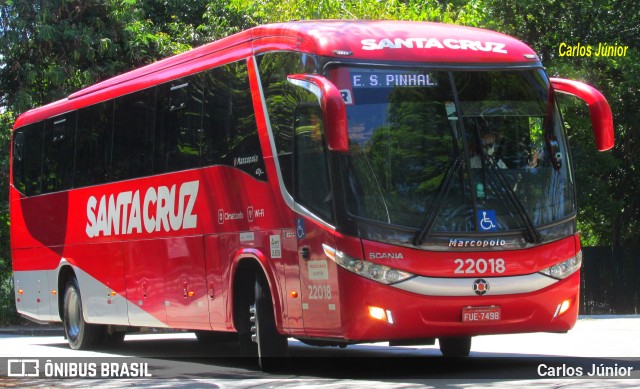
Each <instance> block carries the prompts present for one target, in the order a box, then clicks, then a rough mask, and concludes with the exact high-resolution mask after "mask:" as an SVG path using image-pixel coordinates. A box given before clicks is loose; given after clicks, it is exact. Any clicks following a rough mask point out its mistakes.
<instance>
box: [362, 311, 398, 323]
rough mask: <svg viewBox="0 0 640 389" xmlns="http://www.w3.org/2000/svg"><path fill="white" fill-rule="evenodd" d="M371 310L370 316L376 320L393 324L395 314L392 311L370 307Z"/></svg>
mask: <svg viewBox="0 0 640 389" xmlns="http://www.w3.org/2000/svg"><path fill="white" fill-rule="evenodd" d="M368 308H369V316H371V317H372V318H374V319H376V320H381V321H386V322H387V323H389V324H393V314H392V313H391V311H390V310H388V309H387V310H385V309H384V308H380V307H368Z"/></svg>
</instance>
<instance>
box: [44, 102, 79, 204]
mask: <svg viewBox="0 0 640 389" xmlns="http://www.w3.org/2000/svg"><path fill="white" fill-rule="evenodd" d="M75 137H76V113H75V112H70V113H67V114H64V115H60V116H56V117H54V118H51V119H47V120H46V121H45V126H44V153H43V163H42V180H43V187H42V191H43V193H50V192H57V191H61V190H66V189H70V188H72V187H73V171H74V167H73V157H74V151H73V150H74V149H75Z"/></svg>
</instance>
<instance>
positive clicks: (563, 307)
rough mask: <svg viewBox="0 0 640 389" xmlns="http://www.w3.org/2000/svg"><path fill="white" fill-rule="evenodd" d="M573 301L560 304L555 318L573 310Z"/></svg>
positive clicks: (569, 300) (568, 300)
mask: <svg viewBox="0 0 640 389" xmlns="http://www.w3.org/2000/svg"><path fill="white" fill-rule="evenodd" d="M572 300H573V299H567V300H564V301H563V302H562V303H560V304H558V308H556V314H555V315H553V318H554V319H555V318H556V317H558V316H560V315H563V314H564V313H565V312H567V311H568V310H569V308H571V302H572Z"/></svg>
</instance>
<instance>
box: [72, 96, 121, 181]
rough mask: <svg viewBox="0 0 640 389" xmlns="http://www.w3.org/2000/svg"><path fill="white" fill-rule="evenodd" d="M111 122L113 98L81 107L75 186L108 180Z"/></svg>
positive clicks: (77, 131) (77, 133)
mask: <svg viewBox="0 0 640 389" xmlns="http://www.w3.org/2000/svg"><path fill="white" fill-rule="evenodd" d="M112 124H113V102H112V101H108V102H105V103H99V104H96V105H92V106H89V107H86V108H82V109H80V110H79V111H78V126H77V130H76V175H75V185H74V186H75V187H76V188H81V187H84V186H90V185H96V184H102V183H104V182H107V179H108V167H109V165H108V163H109V156H110V154H109V153H110V147H111V130H112V128H111V127H112Z"/></svg>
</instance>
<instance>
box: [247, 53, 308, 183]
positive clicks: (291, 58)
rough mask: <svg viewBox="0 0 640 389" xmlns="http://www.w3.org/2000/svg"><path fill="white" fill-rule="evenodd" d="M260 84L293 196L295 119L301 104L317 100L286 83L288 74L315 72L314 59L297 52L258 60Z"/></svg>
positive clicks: (264, 56) (280, 159) (275, 54)
mask: <svg viewBox="0 0 640 389" xmlns="http://www.w3.org/2000/svg"><path fill="white" fill-rule="evenodd" d="M258 63H259V65H258V66H259V71H260V82H261V84H262V89H263V91H264V95H265V100H266V105H267V111H268V113H269V119H268V120H269V122H270V124H271V131H272V132H273V137H274V141H275V146H276V153H277V156H278V163H279V165H280V173H281V175H282V180H283V181H284V185H285V188H286V189H287V191H288V192H289V193H290V194H291V195H293V127H294V122H293V117H294V116H295V110H296V107H297V106H298V104H299V103H301V102H314V101H316V102H317V99H316V97H315V96H314V95H313V94H312V93H310V92H308V91H305V90H303V89H302V88H295V87H293V85H291V84H290V83H289V82H287V75H289V74H301V73H314V72H315V67H316V63H315V58H314V57H313V56H310V55H305V54H302V53H295V52H277V53H267V54H263V55H261V56H259V57H258Z"/></svg>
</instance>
